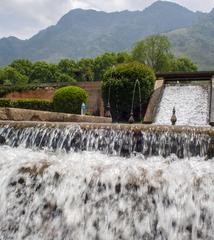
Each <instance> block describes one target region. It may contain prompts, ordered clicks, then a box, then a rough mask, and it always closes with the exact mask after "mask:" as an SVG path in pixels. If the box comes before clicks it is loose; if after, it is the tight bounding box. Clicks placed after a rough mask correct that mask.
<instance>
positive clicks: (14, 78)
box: [0, 66, 28, 85]
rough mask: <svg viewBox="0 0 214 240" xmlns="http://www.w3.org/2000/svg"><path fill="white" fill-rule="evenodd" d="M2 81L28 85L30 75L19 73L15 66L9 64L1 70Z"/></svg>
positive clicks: (5, 83) (0, 81) (7, 83)
mask: <svg viewBox="0 0 214 240" xmlns="http://www.w3.org/2000/svg"><path fill="white" fill-rule="evenodd" d="M0 83H1V84H4V85H26V84H27V83H28V77H27V76H25V75H22V74H21V73H19V72H18V71H17V70H16V69H15V68H12V67H10V66H7V67H5V68H3V69H1V70H0Z"/></svg>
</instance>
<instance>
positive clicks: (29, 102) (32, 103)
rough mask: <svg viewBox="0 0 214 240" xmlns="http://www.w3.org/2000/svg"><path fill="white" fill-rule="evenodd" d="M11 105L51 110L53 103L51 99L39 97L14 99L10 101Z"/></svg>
mask: <svg viewBox="0 0 214 240" xmlns="http://www.w3.org/2000/svg"><path fill="white" fill-rule="evenodd" d="M11 107H14V108H24V109H32V110H41V111H53V105H52V102H51V101H48V100H40V99H18V100H16V101H11Z"/></svg>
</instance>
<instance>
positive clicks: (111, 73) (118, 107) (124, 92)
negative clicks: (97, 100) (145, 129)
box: [102, 62, 155, 121]
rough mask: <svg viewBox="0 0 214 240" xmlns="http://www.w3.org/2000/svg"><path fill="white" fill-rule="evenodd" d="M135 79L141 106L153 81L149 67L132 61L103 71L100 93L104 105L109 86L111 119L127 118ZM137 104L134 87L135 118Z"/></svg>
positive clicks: (136, 115)
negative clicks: (138, 84) (138, 85)
mask: <svg viewBox="0 0 214 240" xmlns="http://www.w3.org/2000/svg"><path fill="white" fill-rule="evenodd" d="M137 79H138V80H139V82H140V88H141V97H142V106H145V105H146V104H147V102H148V100H149V98H150V96H151V93H152V91H153V88H154V83H155V74H154V72H153V70H152V69H151V68H150V67H148V66H146V65H143V64H140V63H138V62H132V63H127V64H120V65H117V66H116V67H114V68H111V69H109V70H108V71H107V72H106V73H105V75H104V79H103V84H102V94H103V99H104V103H105V106H106V105H107V102H108V93H109V88H111V91H110V105H111V114H112V117H113V120H120V121H124V120H126V121H127V120H128V118H129V114H130V111H131V105H132V96H133V90H134V84H135V82H136V80H137ZM139 105H140V104H139V90H138V88H136V94H135V99H134V115H135V119H137V117H139V114H138V113H139ZM138 120H140V119H138Z"/></svg>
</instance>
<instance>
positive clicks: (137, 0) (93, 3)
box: [0, 0, 214, 39]
mask: <svg viewBox="0 0 214 240" xmlns="http://www.w3.org/2000/svg"><path fill="white" fill-rule="evenodd" d="M155 1H156V0H0V22H1V24H0V37H4V36H17V37H19V38H22V39H23V38H29V37H31V36H32V35H33V34H35V33H37V32H38V31H39V30H41V29H44V28H46V27H48V26H50V25H53V24H56V22H57V21H58V20H59V19H60V17H62V16H63V15H64V14H65V13H66V12H68V11H69V10H71V9H73V8H84V9H89V8H90V9H96V10H102V11H108V12H111V11H120V10H125V9H129V10H142V9H144V8H145V7H147V6H149V5H150V4H152V3H153V2H155ZM171 2H177V3H179V4H181V5H183V6H185V7H187V8H189V9H192V10H195V11H196V10H201V11H210V10H211V9H212V8H213V7H214V3H213V0H206V1H203V0H171Z"/></svg>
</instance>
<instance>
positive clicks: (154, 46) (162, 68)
mask: <svg viewBox="0 0 214 240" xmlns="http://www.w3.org/2000/svg"><path fill="white" fill-rule="evenodd" d="M132 56H133V58H134V59H135V60H137V61H139V62H141V63H144V64H146V65H148V66H150V67H151V68H153V69H154V71H155V72H172V71H181V72H188V71H196V70H197V66H196V65H195V64H194V63H193V62H192V61H191V59H189V58H187V57H182V58H176V57H175V56H174V54H173V53H172V49H171V43H170V41H169V39H168V38H167V37H166V36H162V35H153V36H150V37H147V38H146V39H144V40H142V41H140V42H137V43H136V44H135V46H134V48H133V50H132Z"/></svg>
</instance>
